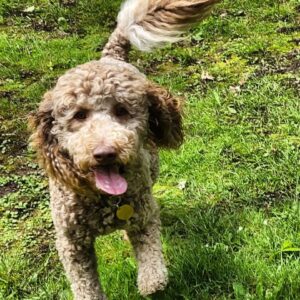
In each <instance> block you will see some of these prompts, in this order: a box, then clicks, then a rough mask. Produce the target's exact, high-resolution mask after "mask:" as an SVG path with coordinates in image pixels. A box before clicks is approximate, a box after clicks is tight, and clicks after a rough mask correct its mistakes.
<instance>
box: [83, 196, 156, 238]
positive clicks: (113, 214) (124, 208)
mask: <svg viewBox="0 0 300 300" xmlns="http://www.w3.org/2000/svg"><path fill="white" fill-rule="evenodd" d="M152 206H153V205H152V198H151V195H150V194H149V195H148V194H143V195H140V196H138V195H136V196H134V197H127V198H109V199H105V200H102V199H101V200H100V201H99V202H98V203H94V204H93V205H91V206H90V207H89V209H88V210H89V212H88V215H89V217H88V219H87V221H88V226H89V227H90V228H91V229H92V230H93V232H94V233H95V234H96V235H101V234H108V233H111V232H112V231H115V230H117V229H130V230H134V229H136V230H138V229H139V228H141V227H143V225H145V224H146V223H147V222H148V219H149V216H150V215H151V214H152V213H151V212H152V211H153V208H152Z"/></svg>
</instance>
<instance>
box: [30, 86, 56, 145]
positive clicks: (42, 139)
mask: <svg viewBox="0 0 300 300" xmlns="http://www.w3.org/2000/svg"><path fill="white" fill-rule="evenodd" d="M52 111H53V101H52V95H51V91H49V92H47V93H46V94H45V95H44V98H43V101H42V102H41V104H40V106H39V108H38V110H37V111H36V112H34V113H32V114H31V115H30V117H29V125H30V127H31V130H32V131H33V134H32V136H31V144H32V146H33V147H34V148H35V149H36V150H37V151H39V150H41V149H42V148H43V147H45V145H50V144H51V143H52V142H53V136H52V134H51V129H52V126H53V121H54V118H53V116H52Z"/></svg>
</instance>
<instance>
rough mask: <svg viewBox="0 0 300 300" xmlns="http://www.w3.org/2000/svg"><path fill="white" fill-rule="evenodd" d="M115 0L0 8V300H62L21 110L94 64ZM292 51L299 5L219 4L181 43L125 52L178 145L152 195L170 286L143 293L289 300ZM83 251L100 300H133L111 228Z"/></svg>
mask: <svg viewBox="0 0 300 300" xmlns="http://www.w3.org/2000/svg"><path fill="white" fill-rule="evenodd" d="M119 4H120V1H105V0H91V1H87V0H81V1H74V0H61V1H50V0H23V1H19V0H0V233H1V234H0V299H5V300H6V299H20V300H21V299H22V300H40V299H45V300H50V299H53V300H54V299H57V300H60V299H62V300H66V299H72V297H71V292H70V288H69V284H68V281H67V280H66V278H65V275H64V272H63V269H62V266H61V264H60V262H59V260H58V256H57V253H56V250H55V247H54V234H53V226H52V223H51V218H50V212H49V195H48V191H47V179H46V178H45V176H44V174H43V172H42V171H40V170H39V169H38V166H37V164H36V161H35V157H34V153H33V152H32V151H31V150H30V149H28V148H27V140H28V136H29V133H28V131H27V116H28V114H29V112H30V111H32V110H34V109H36V108H37V105H38V103H39V101H40V99H41V96H42V94H43V93H44V92H45V91H46V90H47V89H48V88H50V87H51V86H53V84H54V83H55V80H56V79H57V78H58V76H59V75H61V74H63V73H64V71H65V70H67V69H69V68H70V67H73V66H76V65H78V64H81V63H84V62H86V61H89V60H92V59H97V58H99V57H100V53H101V49H102V47H103V45H104V44H105V42H106V41H107V38H108V36H109V33H110V32H111V31H112V29H113V28H114V26H115V21H114V20H115V17H116V14H117V11H118V9H119ZM299 45H300V3H299V1H298V0H289V1H283V0H276V1H273V0H266V1H262V0H252V1H247V0H236V1H230V0H226V1H224V2H223V3H221V4H220V5H218V6H217V8H216V9H215V10H214V13H213V15H212V16H211V17H210V18H208V19H207V20H205V21H204V22H203V23H202V24H201V25H199V26H197V27H195V28H194V29H192V30H191V31H190V34H189V38H188V39H187V40H185V41H183V42H180V43H179V44H176V45H173V46H170V47H167V48H164V49H161V50H157V51H155V52H153V53H146V54H145V53H140V52H138V51H133V52H131V61H132V62H133V63H134V64H135V65H136V66H137V67H138V68H139V69H140V70H142V71H143V72H145V73H147V74H148V76H149V77H150V78H151V79H152V80H154V81H156V82H158V83H160V84H162V85H164V86H167V87H169V89H170V90H171V91H172V92H173V93H174V94H177V95H183V96H184V97H185V98H186V99H187V101H186V106H185V132H186V139H185V143H184V145H183V146H182V147H181V148H180V150H178V151H170V152H168V151H162V152H161V176H160V180H159V181H158V183H157V184H156V186H155V188H154V191H155V195H156V198H157V200H158V201H159V203H160V205H161V208H162V213H161V214H162V222H163V229H162V239H163V247H164V252H165V257H166V260H167V264H168V268H169V272H170V284H169V285H168V287H167V289H166V290H165V291H164V292H162V293H160V294H159V295H155V296H153V297H152V298H151V299H166V300H168V299H170V300H171V299H172V300H173V299H185V300H194V299H208V300H211V299H300V204H299V192H300V92H299V91H300V74H299V69H300V46H299ZM96 249H97V253H98V259H99V271H100V276H101V280H102V283H103V286H104V289H105V291H106V293H107V295H108V296H109V299H111V300H120V299H121V300H122V299H130V300H132V299H133V300H135V299H141V297H140V296H139V295H138V292H137V288H136V283H135V280H136V265H135V261H134V259H133V255H132V252H131V248H130V245H129V244H128V243H127V242H125V241H124V240H123V237H122V235H121V233H119V232H117V233H115V234H113V235H110V236H105V237H100V238H98V239H97V242H96ZM149 299H150V298H149Z"/></svg>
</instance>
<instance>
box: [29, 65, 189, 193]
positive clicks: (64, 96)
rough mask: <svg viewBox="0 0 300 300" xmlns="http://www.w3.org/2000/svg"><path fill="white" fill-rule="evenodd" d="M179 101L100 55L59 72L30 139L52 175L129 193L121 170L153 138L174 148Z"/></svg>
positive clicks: (74, 183) (178, 128)
mask: <svg viewBox="0 0 300 300" xmlns="http://www.w3.org/2000/svg"><path fill="white" fill-rule="evenodd" d="M180 108H181V107H180V102H179V101H178V100H177V99H175V98H174V97H172V96H171V95H170V94H169V93H168V92H167V91H166V90H165V89H163V88H161V87H158V86H157V85H155V84H153V83H151V82H149V81H148V80H146V78H145V76H144V75H142V74H141V73H139V72H138V71H137V70H136V69H135V68H134V67H133V66H131V65H130V64H127V63H124V62H122V63H120V62H114V61H112V60H106V59H102V60H100V61H93V62H90V63H87V64H85V65H82V66H79V67H76V68H74V69H72V70H70V71H68V72H67V73H66V74H65V75H63V76H62V77H60V78H59V80H58V82H57V84H56V86H55V87H54V88H53V89H52V90H51V91H49V92H47V93H46V94H45V96H44V99H43V101H42V103H41V104H40V107H39V109H38V112H37V113H36V114H35V115H34V116H33V118H32V125H33V128H34V133H33V135H32V144H33V146H34V147H35V148H36V150H37V151H38V153H39V156H40V158H41V160H42V162H43V164H44V166H45V168H46V170H47V171H48V173H49V175H50V176H54V177H55V178H58V179H59V180H61V181H63V182H65V183H66V184H68V185H71V186H72V187H78V186H80V184H83V183H85V184H86V183H88V184H89V185H92V187H93V188H94V189H97V190H100V191H101V192H104V193H108V194H111V195H120V194H123V193H125V192H126V189H127V182H126V172H127V169H128V168H130V167H131V166H133V165H135V164H136V163H138V160H139V159H140V150H141V148H144V147H145V146H146V145H147V144H149V142H150V141H152V142H154V143H155V144H156V145H157V146H159V147H167V148H175V147H177V146H179V145H180V144H181V142H182V139H183V134H182V127H181V113H180Z"/></svg>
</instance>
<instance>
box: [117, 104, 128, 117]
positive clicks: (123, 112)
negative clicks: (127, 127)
mask: <svg viewBox="0 0 300 300" xmlns="http://www.w3.org/2000/svg"><path fill="white" fill-rule="evenodd" d="M114 114H115V116H116V117H118V118H129V117H130V113H129V111H128V110H127V109H126V107H124V106H123V105H116V106H115V108H114Z"/></svg>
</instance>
